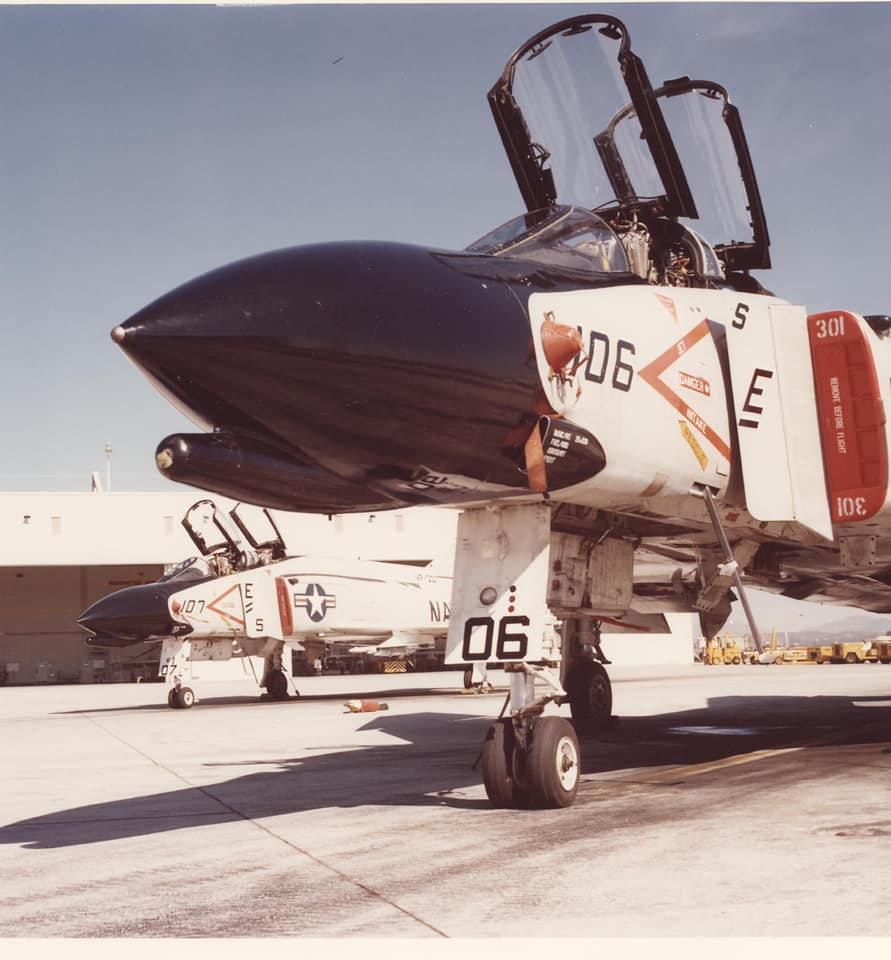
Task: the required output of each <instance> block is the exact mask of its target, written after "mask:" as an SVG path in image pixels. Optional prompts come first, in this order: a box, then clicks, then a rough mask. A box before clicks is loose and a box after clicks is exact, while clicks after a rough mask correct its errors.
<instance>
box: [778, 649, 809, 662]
mask: <svg viewBox="0 0 891 960" xmlns="http://www.w3.org/2000/svg"><path fill="white" fill-rule="evenodd" d="M779 654H780V659H778V660H775V661H774V662H775V663H808V662H809V661H810V657H809V656H808V648H807V647H781V648H780V650H779Z"/></svg>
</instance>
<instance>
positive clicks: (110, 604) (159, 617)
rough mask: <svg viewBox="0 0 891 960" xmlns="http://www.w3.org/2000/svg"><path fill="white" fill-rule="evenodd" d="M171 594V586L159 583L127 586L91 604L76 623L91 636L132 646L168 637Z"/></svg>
mask: <svg viewBox="0 0 891 960" xmlns="http://www.w3.org/2000/svg"><path fill="white" fill-rule="evenodd" d="M171 592H173V590H172V588H171V587H170V586H169V585H168V584H160V583H147V584H143V585H140V586H136V587H125V588H124V589H123V590H118V591H117V592H116V593H111V594H109V595H108V596H107V597H102V598H101V599H100V600H97V601H96V602H95V603H94V604H91V605H90V606H89V607H87V609H86V610H84V612H83V613H82V614H81V615H80V616H79V617H78V618H77V622H78V623H79V624H80V626H81V627H83V628H84V630H89V631H90V632H91V633H95V634H99V635H103V636H110V637H115V638H117V639H119V640H130V641H132V642H133V643H137V642H139V641H141V640H145V639H147V638H148V637H163V636H169V635H170V632H171V630H172V629H173V621H172V620H171V619H170V613H169V611H168V609H167V599H168V597H169V596H170V594H171Z"/></svg>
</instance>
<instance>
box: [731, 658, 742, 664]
mask: <svg viewBox="0 0 891 960" xmlns="http://www.w3.org/2000/svg"><path fill="white" fill-rule="evenodd" d="M733 662H734V663H741V662H742V661H741V660H740V659H739V657H734V658H733Z"/></svg>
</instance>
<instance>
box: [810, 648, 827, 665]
mask: <svg viewBox="0 0 891 960" xmlns="http://www.w3.org/2000/svg"><path fill="white" fill-rule="evenodd" d="M807 658H808V660H810V661H811V662H813V663H829V662H830V661H831V660H832V644H827V645H826V646H823V647H808V648H807Z"/></svg>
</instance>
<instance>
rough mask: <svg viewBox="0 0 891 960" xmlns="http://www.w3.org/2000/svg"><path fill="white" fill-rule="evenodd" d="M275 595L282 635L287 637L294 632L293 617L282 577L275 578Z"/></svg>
mask: <svg viewBox="0 0 891 960" xmlns="http://www.w3.org/2000/svg"><path fill="white" fill-rule="evenodd" d="M275 596H276V599H277V600H278V616H279V619H280V620H281V623H282V635H283V636H285V637H289V636H290V635H291V634H292V633H293V632H294V618H293V617H292V616H291V594H290V591H289V590H288V582H287V580H285V578H284V577H276V578H275Z"/></svg>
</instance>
